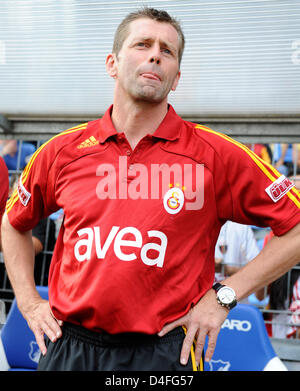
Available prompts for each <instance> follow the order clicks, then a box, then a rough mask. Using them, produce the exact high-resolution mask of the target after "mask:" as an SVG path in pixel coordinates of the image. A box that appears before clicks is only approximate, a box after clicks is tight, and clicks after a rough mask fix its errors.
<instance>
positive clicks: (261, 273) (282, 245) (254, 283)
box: [224, 224, 300, 300]
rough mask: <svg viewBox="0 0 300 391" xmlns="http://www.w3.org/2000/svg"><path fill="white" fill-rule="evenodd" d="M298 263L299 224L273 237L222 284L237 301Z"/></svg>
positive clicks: (299, 255) (299, 253)
mask: <svg viewBox="0 0 300 391" xmlns="http://www.w3.org/2000/svg"><path fill="white" fill-rule="evenodd" d="M298 262H300V224H298V225H297V226H295V227H294V228H293V229H291V230H290V231H289V232H287V233H286V234H285V235H283V236H281V237H273V238H272V239H271V240H270V241H269V242H268V243H267V245H266V246H265V247H264V248H263V250H262V251H261V252H260V253H259V254H258V256H257V257H256V258H254V259H253V260H252V261H251V262H249V263H248V264H247V265H246V266H244V267H243V268H241V269H240V270H239V271H238V272H237V273H235V274H233V275H232V276H230V277H228V278H226V279H225V280H224V283H225V284H227V285H229V286H231V287H232V288H233V289H234V290H235V291H236V293H237V298H238V300H241V299H244V298H246V297H247V296H248V295H249V294H251V293H252V292H254V291H256V290H258V289H260V288H262V287H264V286H266V285H268V284H269V283H271V282H272V281H274V280H276V279H277V278H279V277H280V276H282V275H283V274H284V273H286V272H287V271H288V270H289V269H291V268H292V267H293V266H295V265H296V264H297V263H298Z"/></svg>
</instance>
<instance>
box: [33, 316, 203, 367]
mask: <svg viewBox="0 0 300 391" xmlns="http://www.w3.org/2000/svg"><path fill="white" fill-rule="evenodd" d="M62 333H63V335H62V337H61V338H59V339H58V340H57V341H56V342H54V343H52V342H51V341H50V340H49V338H47V337H46V346H47V353H46V355H45V356H42V355H41V357H40V361H39V364H38V370H39V371H197V370H200V367H201V368H202V367H203V365H202V364H203V363H200V365H199V367H198V368H197V367H196V364H195V354H194V347H193V348H192V349H191V354H190V358H189V361H188V363H187V365H186V366H183V365H181V364H180V361H179V360H180V352H181V347H182V343H183V339H184V337H185V332H184V330H183V329H182V328H181V327H179V328H176V329H175V330H173V331H171V332H170V333H168V334H167V335H165V336H164V337H159V336H157V335H146V334H139V333H124V334H117V335H111V334H107V333H97V332H93V331H90V330H87V329H85V328H83V327H81V326H77V325H74V324H70V323H65V324H64V325H63V327H62Z"/></svg>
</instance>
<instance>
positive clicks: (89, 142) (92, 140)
mask: <svg viewBox="0 0 300 391" xmlns="http://www.w3.org/2000/svg"><path fill="white" fill-rule="evenodd" d="M97 144H99V141H98V140H96V139H95V137H94V136H91V137H89V138H88V139H86V140H85V141H83V142H82V143H81V144H79V145H78V146H77V148H78V149H81V148H88V147H93V146H94V145H97Z"/></svg>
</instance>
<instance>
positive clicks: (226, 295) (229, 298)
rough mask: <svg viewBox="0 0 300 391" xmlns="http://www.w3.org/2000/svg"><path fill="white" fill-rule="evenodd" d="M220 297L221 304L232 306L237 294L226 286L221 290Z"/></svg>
mask: <svg viewBox="0 0 300 391" xmlns="http://www.w3.org/2000/svg"><path fill="white" fill-rule="evenodd" d="M218 297H219V300H220V301H221V303H223V304H231V303H232V302H233V301H234V300H235V293H234V291H233V290H232V289H231V288H229V287H227V286H224V287H222V288H221V289H220V290H219V292H218Z"/></svg>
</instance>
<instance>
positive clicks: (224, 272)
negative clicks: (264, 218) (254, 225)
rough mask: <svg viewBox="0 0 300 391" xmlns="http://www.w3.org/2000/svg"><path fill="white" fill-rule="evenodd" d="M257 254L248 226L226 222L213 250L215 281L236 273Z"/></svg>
mask: <svg viewBox="0 0 300 391" xmlns="http://www.w3.org/2000/svg"><path fill="white" fill-rule="evenodd" d="M258 253H259V248H258V246H257V243H256V240H255V237H254V234H253V231H252V229H251V227H250V226H248V225H244V224H238V223H234V222H232V221H227V222H226V223H225V224H224V225H223V227H222V228H221V231H220V234H219V237H218V240H217V244H216V248H215V271H216V275H215V278H216V280H217V281H219V280H221V279H224V276H230V275H232V274H233V273H235V272H237V271H238V270H239V268H241V267H242V266H244V265H245V264H246V263H248V262H249V261H251V260H252V259H253V258H255V257H256V256H257V255H258Z"/></svg>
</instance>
